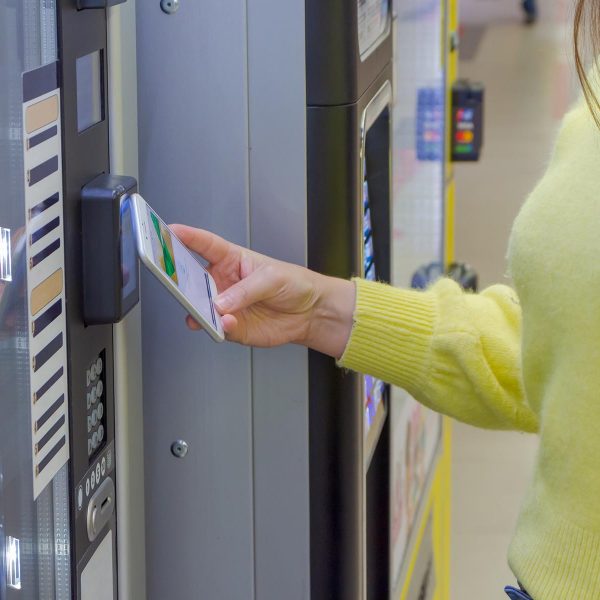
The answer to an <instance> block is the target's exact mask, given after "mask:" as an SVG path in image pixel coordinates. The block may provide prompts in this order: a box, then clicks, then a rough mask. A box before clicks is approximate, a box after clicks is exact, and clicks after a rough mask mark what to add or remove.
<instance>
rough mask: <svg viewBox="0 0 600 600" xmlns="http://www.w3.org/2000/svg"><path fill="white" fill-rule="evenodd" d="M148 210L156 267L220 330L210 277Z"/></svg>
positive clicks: (161, 222)
mask: <svg viewBox="0 0 600 600" xmlns="http://www.w3.org/2000/svg"><path fill="white" fill-rule="evenodd" d="M146 210H147V213H148V221H147V222H148V224H149V226H150V227H149V231H148V234H149V236H150V241H151V244H152V257H151V258H152V260H153V262H154V264H155V265H156V266H157V267H158V268H159V269H160V270H161V271H162V272H163V273H164V274H165V275H166V276H167V277H168V278H169V279H170V280H171V281H172V282H173V283H174V284H175V285H176V286H177V287H178V288H179V290H180V291H181V292H182V294H183V295H184V296H185V297H186V298H187V299H188V300H189V301H190V303H191V304H192V305H193V306H194V307H195V308H196V310H197V311H198V312H199V313H200V314H201V315H202V316H203V317H204V319H205V320H206V322H207V323H212V325H213V326H214V327H215V329H219V327H218V325H217V315H216V312H215V307H214V305H213V299H212V291H211V289H210V278H209V275H208V273H207V272H206V271H205V270H204V269H203V268H202V265H201V264H200V263H199V262H198V261H197V260H196V259H195V258H194V256H193V255H192V254H191V253H190V251H189V250H188V249H187V248H186V247H185V246H184V245H183V244H182V243H181V242H180V241H179V240H178V239H177V237H175V235H173V234H172V233H171V231H170V230H169V228H168V227H167V226H166V225H165V223H164V222H163V221H162V220H161V219H160V218H159V217H158V215H156V213H155V212H154V211H153V210H152V209H151V208H150V207H147V208H146Z"/></svg>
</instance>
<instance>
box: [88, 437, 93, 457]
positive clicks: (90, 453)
mask: <svg viewBox="0 0 600 600" xmlns="http://www.w3.org/2000/svg"><path fill="white" fill-rule="evenodd" d="M93 451H94V449H93V448H92V440H91V438H90V439H89V440H88V456H91V455H92V452H93Z"/></svg>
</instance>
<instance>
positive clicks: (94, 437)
mask: <svg viewBox="0 0 600 600" xmlns="http://www.w3.org/2000/svg"><path fill="white" fill-rule="evenodd" d="M97 447H98V432H97V431H94V435H92V448H93V449H94V450H95V449H96V448H97Z"/></svg>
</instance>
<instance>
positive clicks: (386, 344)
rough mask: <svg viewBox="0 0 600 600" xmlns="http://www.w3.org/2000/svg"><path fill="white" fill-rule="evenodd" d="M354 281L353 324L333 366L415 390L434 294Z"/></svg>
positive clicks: (424, 362)
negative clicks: (354, 304) (345, 344)
mask: <svg viewBox="0 0 600 600" xmlns="http://www.w3.org/2000/svg"><path fill="white" fill-rule="evenodd" d="M354 282H355V285H356V309H355V312H354V326H353V329H352V333H351V335H350V339H349V340H348V344H347V346H346V349H345V351H344V354H343V355H342V357H341V359H340V360H339V362H338V364H339V365H340V366H341V367H345V368H347V369H352V370H353V371H359V372H361V373H366V374H369V375H373V376H374V377H377V378H380V379H384V380H386V381H388V382H390V383H393V384H395V385H397V386H400V387H403V388H404V389H406V390H407V391H409V392H413V391H414V390H417V389H419V387H420V386H421V384H422V382H423V379H424V377H425V374H426V371H427V363H428V358H429V351H430V345H431V337H432V331H433V326H434V323H435V320H436V304H435V298H434V296H433V295H432V294H429V293H428V292H416V291H413V290H402V289H398V288H394V287H392V286H389V285H384V284H381V283H374V282H371V281H365V280H362V279H355V280H354Z"/></svg>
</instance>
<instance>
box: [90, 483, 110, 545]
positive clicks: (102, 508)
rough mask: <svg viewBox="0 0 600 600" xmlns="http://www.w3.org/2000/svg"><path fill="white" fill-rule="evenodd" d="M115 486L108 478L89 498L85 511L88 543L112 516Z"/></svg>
mask: <svg viewBox="0 0 600 600" xmlns="http://www.w3.org/2000/svg"><path fill="white" fill-rule="evenodd" d="M114 500H115V484H114V482H113V480H112V479H111V478H110V477H108V478H107V479H105V480H104V481H103V483H102V484H101V485H100V487H99V488H98V491H97V492H96V493H95V494H94V495H93V496H92V497H91V499H90V503H89V505H88V511H87V530H88V538H89V540H90V542H93V541H94V540H95V539H96V538H97V537H98V535H99V534H100V532H101V531H102V529H103V528H104V527H105V526H106V525H107V523H108V522H109V521H110V519H111V518H112V516H113V514H114V510H115V509H114V507H115V502H114Z"/></svg>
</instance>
